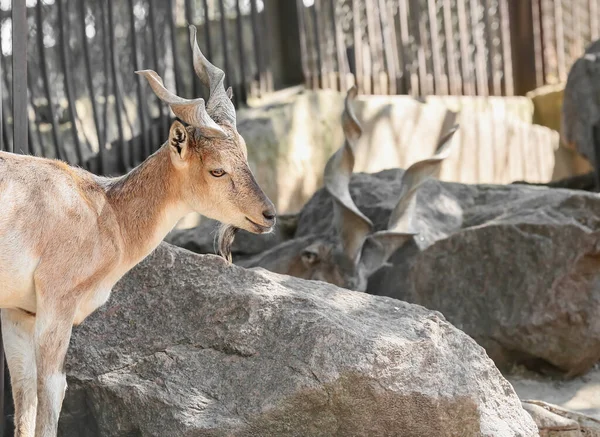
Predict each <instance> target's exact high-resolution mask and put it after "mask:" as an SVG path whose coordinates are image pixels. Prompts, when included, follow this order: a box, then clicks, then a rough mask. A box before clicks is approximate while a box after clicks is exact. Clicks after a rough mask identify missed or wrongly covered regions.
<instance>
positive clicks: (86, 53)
mask: <svg viewBox="0 0 600 437" xmlns="http://www.w3.org/2000/svg"><path fill="white" fill-rule="evenodd" d="M78 3H79V23H80V27H81V44H82V46H83V61H84V63H85V79H86V82H87V88H88V94H89V97H90V103H91V105H92V117H93V118H94V126H95V128H96V137H97V139H98V148H100V141H101V138H102V135H101V133H100V129H101V126H100V114H99V113H98V105H97V103H96V97H95V96H94V81H93V77H92V67H91V59H90V45H89V42H88V38H87V33H86V30H85V29H86V23H85V18H86V0H79V2H78ZM96 164H97V163H96ZM94 170H95V171H98V170H99V169H98V167H97V166H96V168H94Z"/></svg>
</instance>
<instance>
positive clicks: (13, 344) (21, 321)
mask: <svg viewBox="0 0 600 437" xmlns="http://www.w3.org/2000/svg"><path fill="white" fill-rule="evenodd" d="M34 323H35V317H33V316H32V315H30V314H27V313H24V312H23V311H20V310H9V309H3V310H2V338H3V340H4V351H5V353H6V361H7V364H8V370H9V372H10V384H11V387H12V395H13V401H14V404H15V437H34V432H35V414H36V405H37V383H36V366H35V345H34Z"/></svg>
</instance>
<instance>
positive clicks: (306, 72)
mask: <svg viewBox="0 0 600 437" xmlns="http://www.w3.org/2000/svg"><path fill="white" fill-rule="evenodd" d="M239 2H240V0H237V5H238V16H239ZM296 11H297V14H298V33H299V35H300V56H301V58H302V73H303V76H304V83H305V84H306V86H310V84H311V74H310V68H309V67H308V43H307V38H306V23H305V22H304V21H305V20H304V3H303V2H302V0H296Z"/></svg>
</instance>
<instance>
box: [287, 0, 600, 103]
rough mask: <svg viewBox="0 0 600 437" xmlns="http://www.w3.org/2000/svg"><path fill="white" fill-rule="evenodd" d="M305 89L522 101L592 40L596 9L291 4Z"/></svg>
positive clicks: (458, 0)
mask: <svg viewBox="0 0 600 437" xmlns="http://www.w3.org/2000/svg"><path fill="white" fill-rule="evenodd" d="M297 7H298V11H299V22H300V29H301V45H302V57H303V71H304V77H305V79H306V84H307V86H309V87H312V88H331V89H337V90H345V89H347V88H348V86H349V84H350V83H353V82H356V83H357V85H358V87H359V90H360V91H361V92H363V93H367V94H371V93H372V94H412V95H430V94H437V95H478V96H488V95H498V96H510V95H514V94H519V95H520V94H524V93H526V92H527V91H530V90H532V89H533V88H535V87H536V86H540V85H543V84H547V83H556V82H558V81H565V80H566V77H567V74H568V71H569V68H570V66H571V64H572V63H573V61H574V60H575V58H577V57H579V56H581V54H582V53H583V51H584V48H585V46H586V45H587V44H588V43H589V42H590V41H592V40H595V39H597V38H598V36H599V34H600V1H599V0H297Z"/></svg>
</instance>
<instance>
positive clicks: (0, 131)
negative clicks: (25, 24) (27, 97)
mask: <svg viewBox="0 0 600 437" xmlns="http://www.w3.org/2000/svg"><path fill="white" fill-rule="evenodd" d="M1 26H2V21H0V27H1ZM0 47H2V41H0ZM2 68H3V67H2V53H0V77H2ZM3 101H4V91H3V90H2V82H1V81H0V120H1V122H0V150H8V144H3V141H4V133H5V132H4V111H3V110H2V106H3V105H2V102H3Z"/></svg>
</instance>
